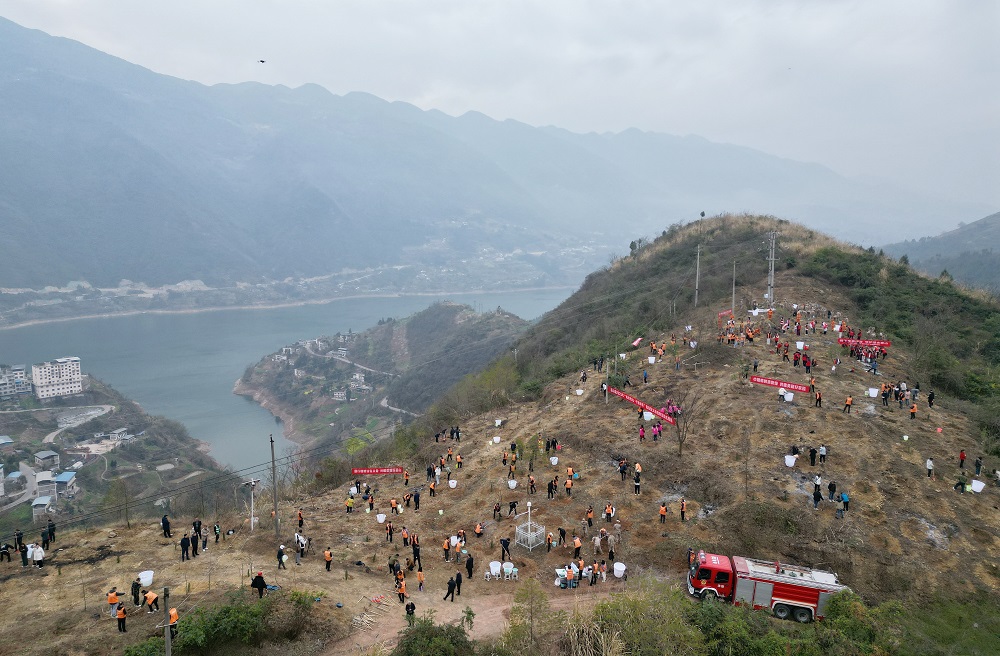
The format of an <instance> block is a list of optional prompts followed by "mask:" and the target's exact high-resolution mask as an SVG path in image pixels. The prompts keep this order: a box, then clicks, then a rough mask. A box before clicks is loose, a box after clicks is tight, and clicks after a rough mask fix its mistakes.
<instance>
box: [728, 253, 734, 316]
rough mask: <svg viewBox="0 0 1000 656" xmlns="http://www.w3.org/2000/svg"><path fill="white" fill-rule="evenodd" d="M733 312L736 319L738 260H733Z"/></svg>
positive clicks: (730, 307)
mask: <svg viewBox="0 0 1000 656" xmlns="http://www.w3.org/2000/svg"><path fill="white" fill-rule="evenodd" d="M729 309H730V310H732V311H733V318H734V319H735V318H736V260H733V302H732V304H731V305H730V306H729Z"/></svg>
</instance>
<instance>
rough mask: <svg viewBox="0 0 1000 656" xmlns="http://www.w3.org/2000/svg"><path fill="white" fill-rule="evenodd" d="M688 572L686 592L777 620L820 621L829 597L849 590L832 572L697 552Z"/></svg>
mask: <svg viewBox="0 0 1000 656" xmlns="http://www.w3.org/2000/svg"><path fill="white" fill-rule="evenodd" d="M692 561H693V562H692V563H691V570H690V572H688V592H690V593H691V594H693V595H696V596H698V597H700V598H702V599H705V598H706V597H717V598H719V599H725V600H726V601H728V602H730V603H732V604H735V605H737V606H740V605H742V604H748V605H751V606H752V607H753V608H754V609H755V610H758V609H761V608H767V609H770V610H771V612H773V613H774V616H775V617H778V618H780V619H788V618H794V619H795V620H796V621H798V622H809V621H811V620H812V619H813V618H816V619H823V613H824V609H825V608H826V603H827V601H828V600H829V599H830V597H831V596H833V595H835V594H837V593H838V592H840V591H841V590H847V589H849V588H848V587H847V586H845V585H841V584H840V583H838V582H837V575H836V574H834V573H833V572H824V571H823V570H818V569H811V568H809V567H799V566H797V565H787V564H784V563H779V562H766V561H763V560H754V559H752V558H744V557H742V556H733V557H732V558H730V557H729V556H720V555H718V554H708V553H705V552H704V551H699V552H698V556H697V557H696V558H694V559H692Z"/></svg>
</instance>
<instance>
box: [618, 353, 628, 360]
mask: <svg viewBox="0 0 1000 656" xmlns="http://www.w3.org/2000/svg"><path fill="white" fill-rule="evenodd" d="M626 355H627V354H626V353H619V354H618V357H619V358H621V359H622V360H624V359H625V356H626Z"/></svg>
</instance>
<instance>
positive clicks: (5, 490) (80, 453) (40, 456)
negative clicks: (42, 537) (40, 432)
mask: <svg viewBox="0 0 1000 656" xmlns="http://www.w3.org/2000/svg"><path fill="white" fill-rule="evenodd" d="M27 372H28V368H27V367H26V366H25V365H13V366H3V367H0V408H2V409H0V413H4V414H17V413H36V412H42V413H55V416H56V422H57V424H58V428H57V429H56V430H55V431H52V432H50V433H48V434H47V435H46V436H45V437H44V438H43V439H42V440H41V444H42V446H43V447H44V448H41V449H39V450H34V449H33V448H32V447H33V446H34V445H35V441H34V440H29V439H18V438H16V437H15V436H12V435H0V456H3V458H4V459H3V460H2V461H0V512H6V511H8V510H10V509H12V508H15V507H17V506H20V505H22V504H30V506H31V520H32V522H35V523H37V522H39V521H43V523H44V520H46V519H48V518H50V517H54V516H56V515H57V513H58V512H59V509H60V505H61V504H60V501H61V500H67V499H73V498H74V497H75V496H76V495H77V494H78V493H79V491H80V488H79V481H78V476H77V473H78V472H79V471H80V469H81V468H83V466H84V465H85V464H87V463H88V462H90V461H92V460H94V459H95V458H97V457H98V456H100V455H102V454H105V453H108V452H109V451H112V450H113V449H115V448H116V447H118V446H121V445H124V444H128V443H130V442H131V441H132V440H134V439H135V438H136V437H137V436H136V435H134V434H132V433H130V432H129V429H128V427H121V428H118V429H115V430H112V431H109V432H99V433H94V434H86V435H79V436H73V437H72V439H70V440H68V441H67V443H68V444H71V446H66V447H63V446H57V445H56V438H57V437H59V436H60V435H61V434H63V433H64V432H66V431H69V430H72V429H73V428H76V427H78V426H80V425H82V424H84V423H86V422H88V421H90V420H92V419H95V418H97V417H100V416H102V415H105V414H108V413H110V412H113V411H114V408H113V407H112V406H110V405H100V406H74V405H69V406H64V405H56V403H57V402H61V403H67V402H68V403H72V400H73V398H74V397H82V395H83V392H84V390H85V386H86V385H87V380H86V378H87V377H86V375H85V374H84V373H83V372H82V370H81V365H80V358H78V357H62V358H56V359H54V360H51V361H47V362H40V363H37V364H33V365H31V368H30V376H29V375H26V374H27ZM56 449H59V450H58V451H57V450H56Z"/></svg>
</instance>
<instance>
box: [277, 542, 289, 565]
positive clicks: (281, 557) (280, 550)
mask: <svg viewBox="0 0 1000 656" xmlns="http://www.w3.org/2000/svg"><path fill="white" fill-rule="evenodd" d="M278 569H288V568H287V567H285V545H281V546H280V547H278Z"/></svg>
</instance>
